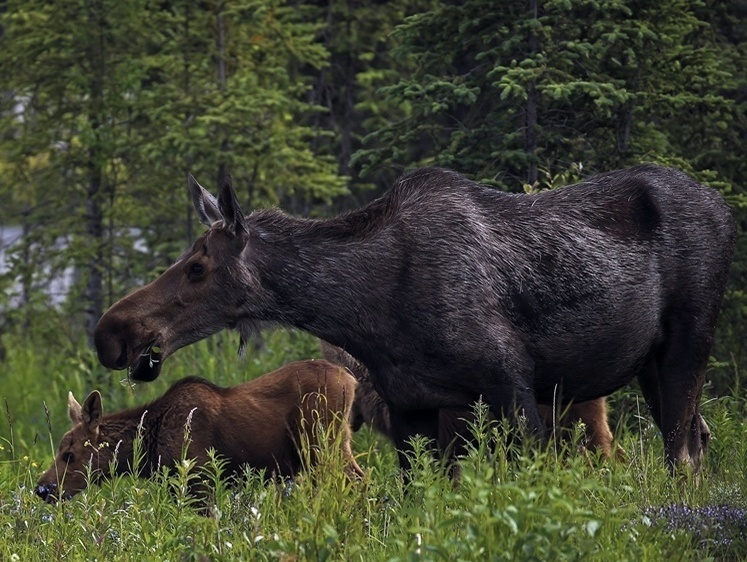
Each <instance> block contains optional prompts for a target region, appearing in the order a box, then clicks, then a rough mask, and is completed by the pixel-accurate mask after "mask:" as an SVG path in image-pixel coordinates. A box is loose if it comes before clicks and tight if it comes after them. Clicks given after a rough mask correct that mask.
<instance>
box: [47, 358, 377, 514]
mask: <svg viewBox="0 0 747 562" xmlns="http://www.w3.org/2000/svg"><path fill="white" fill-rule="evenodd" d="M355 387H356V381H355V378H353V376H352V375H351V374H350V373H349V372H348V371H347V370H346V369H344V368H343V367H341V366H339V365H333V364H332V363H329V362H328V361H324V360H318V361H296V362H294V363H289V364H287V365H285V366H284V367H281V368H280V369H277V370H275V371H273V372H271V373H268V374H266V375H263V376H261V377H259V378H256V379H254V380H252V381H249V382H246V383H243V384H240V385H237V386H233V387H229V388H221V387H219V386H216V385H214V384H212V383H210V382H208V381H206V380H204V379H201V378H198V377H187V378H184V379H181V380H179V381H178V382H176V383H175V384H174V385H173V386H172V387H171V388H170V389H169V390H168V391H167V392H166V393H165V394H164V395H163V396H161V397H160V398H158V399H156V400H155V401H154V402H152V403H150V404H148V405H147V406H140V407H136V408H133V409H129V410H123V411H120V412H116V413H114V414H108V415H104V413H103V408H102V404H101V394H99V392H98V391H96V390H95V391H93V392H91V393H90V394H89V395H88V397H87V398H86V399H85V400H84V401H83V405H82V406H81V405H80V404H79V403H78V402H77V401H76V400H75V398H74V397H73V394H72V392H71V393H70V394H69V396H68V412H69V415H70V419H71V421H72V422H73V428H72V429H71V430H70V431H68V432H67V433H66V434H65V435H64V436H63V437H62V440H61V441H60V445H59V447H58V449H57V453H56V456H55V459H54V462H53V463H52V466H51V467H50V468H49V470H47V471H46V472H45V473H44V474H43V475H42V477H41V478H40V479H39V482H38V484H37V487H36V493H37V494H38V495H39V496H40V497H41V498H42V499H44V500H45V501H48V502H55V501H57V500H59V499H62V498H69V497H72V496H73V495H75V494H77V493H78V492H81V491H82V490H84V489H85V488H86V485H87V482H88V477H89V471H90V476H91V478H92V479H93V481H95V482H98V481H101V480H102V479H105V478H109V477H111V476H112V469H113V470H114V472H115V473H116V474H124V473H132V472H133V471H134V470H137V475H138V476H140V477H143V478H147V477H150V476H151V475H153V474H155V473H156V472H157V471H158V470H159V468H160V467H161V466H166V467H173V466H174V465H175V464H176V463H178V462H179V461H180V460H181V459H182V451H183V447H184V446H185V428H186V427H187V425H188V438H189V439H188V441H187V442H186V443H187V452H186V458H190V459H195V460H196V465H197V466H204V465H205V463H207V462H208V460H209V454H208V450H209V449H211V448H212V449H214V450H215V452H216V453H217V454H218V455H219V456H220V457H222V458H224V459H225V460H226V462H227V464H226V468H225V470H226V476H229V477H230V476H235V475H237V474H239V473H240V471H241V470H242V467H243V466H245V465H246V466H250V467H253V468H256V469H258V470H261V469H264V470H265V471H266V474H267V475H275V476H278V477H291V476H294V475H295V474H296V473H297V472H298V471H299V470H300V469H301V468H302V465H303V460H304V459H305V458H307V457H305V456H304V454H303V453H302V451H301V447H302V446H305V444H308V445H309V447H310V451H311V452H310V455H313V451H314V447H315V445H317V444H318V443H317V438H318V437H319V436H320V435H326V436H327V438H333V437H334V436H335V435H339V438H340V442H341V445H342V449H343V450H342V452H343V455H344V456H345V459H346V461H347V469H346V471H347V472H348V475H349V476H350V477H358V476H361V475H363V471H362V470H361V468H360V467H359V466H358V464H357V463H356V461H355V458H354V457H353V453H352V451H351V448H350V426H349V416H350V412H351V408H352V403H353V397H354V394H355ZM318 424H323V427H324V428H326V430H330V429H334V430H335V431H326V432H324V431H317V430H318ZM336 431H337V432H339V433H335V432H336ZM138 435H139V436H140V438H141V439H142V441H141V451H142V453H143V459H142V461H141V462H140V464H139V466H138V467H137V469H135V468H134V466H135V461H134V442H135V439H136V437H137V436H138ZM309 458H310V459H311V461H312V462H313V461H314V458H313V456H310V457H309ZM113 461H114V462H113Z"/></svg>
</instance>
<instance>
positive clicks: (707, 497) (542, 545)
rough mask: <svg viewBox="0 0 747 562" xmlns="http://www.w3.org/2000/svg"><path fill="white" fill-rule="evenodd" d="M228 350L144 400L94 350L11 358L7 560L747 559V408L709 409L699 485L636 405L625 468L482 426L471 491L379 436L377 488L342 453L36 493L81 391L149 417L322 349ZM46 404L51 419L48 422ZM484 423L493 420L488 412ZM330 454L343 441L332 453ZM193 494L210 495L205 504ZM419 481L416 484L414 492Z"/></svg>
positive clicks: (211, 344) (176, 360) (269, 343)
mask: <svg viewBox="0 0 747 562" xmlns="http://www.w3.org/2000/svg"><path fill="white" fill-rule="evenodd" d="M234 343H235V342H233V338H231V337H230V336H229V335H222V336H219V337H216V338H211V339H210V340H208V341H205V342H201V343H199V344H196V345H194V346H191V347H189V348H185V349H183V350H180V351H179V352H177V353H176V354H175V355H174V356H173V357H171V358H170V359H169V360H168V363H167V364H166V365H165V366H164V370H163V374H162V376H161V377H160V379H159V380H157V381H155V382H154V383H151V384H143V385H137V386H135V387H131V386H129V385H127V384H124V385H123V384H120V383H119V381H120V380H121V379H123V378H125V376H124V375H122V374H120V373H107V372H106V371H105V370H103V369H101V368H100V367H99V366H98V364H97V363H96V361H95V358H94V357H93V356H92V355H91V354H89V353H84V352H75V353H72V352H70V350H67V351H66V353H64V354H63V353H59V352H58V353H57V354H55V352H54V350H49V349H47V350H43V352H38V351H37V350H35V349H32V348H31V347H30V346H26V345H24V344H23V342H11V345H7V344H8V342H6V348H7V349H8V353H7V356H6V358H5V361H4V363H3V364H2V370H3V372H2V376H0V398H2V399H3V409H4V412H5V415H4V416H2V420H0V447H2V450H1V451H0V459H1V461H0V527H1V528H2V529H3V531H2V532H1V533H0V559H2V560H23V561H26V560H30V561H33V560H50V559H63V558H64V559H66V560H90V559H102V560H137V561H141V560H242V559H243V560H286V561H290V560H365V561H369V560H403V561H404V560H538V561H539V560H543V561H544V560H602V561H604V560H614V561H624V560H631V561H632V560H636V561H638V560H663V559H665V560H685V561H687V560H707V559H714V560H738V559H744V558H745V557H747V538H746V537H747V533H746V532H745V531H747V524H746V523H745V510H747V481H746V480H745V477H744V470H743V467H744V466H745V462H746V461H747V430H746V429H745V428H744V427H743V424H742V420H743V419H744V414H745V403H744V401H743V400H742V399H741V398H740V397H738V396H725V397H719V398H711V399H709V400H706V401H705V402H704V405H703V412H704V416H705V418H706V420H707V421H708V424H709V425H710V427H711V431H712V433H713V437H712V441H711V446H710V449H709V452H708V456H707V463H706V467H705V469H704V473H703V476H702V478H701V482H700V484H699V485H697V486H696V485H695V484H694V482H693V481H692V480H691V479H690V480H688V479H686V478H685V479H682V478H672V477H670V475H669V473H668V471H667V470H666V468H665V466H664V461H663V447H662V444H661V437H660V435H658V433H657V431H656V429H655V427H654V426H653V425H652V423H651V421H650V417H649V416H648V414H647V412H646V409H645V408H644V407H643V406H642V404H643V403H642V401H640V399H639V398H638V397H637V395H636V393H635V392H634V391H625V392H623V393H619V394H616V395H615V396H613V397H612V399H611V400H610V404H611V423H612V426H613V428H616V429H615V431H616V437H617V439H618V441H619V443H620V444H621V445H622V447H623V448H624V449H625V459H624V460H617V461H605V460H604V459H601V458H599V457H597V456H596V455H594V454H593V453H584V452H581V451H580V450H579V449H580V443H581V440H582V435H583V431H582V428H578V429H577V430H576V431H575V432H574V435H573V436H572V438H571V439H570V441H568V442H562V443H554V442H552V443H550V444H549V445H547V446H542V445H540V444H539V443H535V442H531V441H530V440H524V441H522V440H517V439H506V436H507V429H506V428H505V427H503V426H502V425H501V424H495V423H489V422H488V421H487V418H486V416H484V415H478V417H477V420H478V421H477V422H476V423H475V424H474V428H473V431H474V435H475V440H474V442H473V443H472V444H471V445H470V446H469V453H468V455H467V456H466V457H465V458H464V459H462V460H461V461H460V475H459V479H458V482H455V481H454V480H453V479H452V478H450V477H449V469H448V467H444V466H443V465H442V464H441V463H440V462H437V461H436V460H434V459H433V457H432V455H431V454H430V452H429V450H430V449H429V446H428V444H427V443H426V442H425V441H424V440H423V439H420V438H416V439H415V440H414V441H413V452H412V458H411V464H412V468H411V471H410V472H409V474H407V478H406V479H403V478H402V475H401V474H400V471H399V468H398V466H397V460H396V455H395V454H394V450H393V448H392V446H391V445H390V444H389V443H388V442H387V441H386V440H385V439H383V438H381V437H380V436H378V435H375V434H373V433H372V432H371V431H369V430H367V429H364V430H362V431H360V432H358V434H356V435H355V437H354V443H353V445H354V451H355V453H356V454H357V457H358V463H359V464H360V465H361V467H363V469H364V471H365V472H366V474H365V476H364V478H363V479H362V480H354V479H353V480H351V479H350V478H347V477H346V476H345V474H344V467H345V460H344V459H343V458H342V455H340V454H339V446H337V447H336V446H335V444H334V443H332V444H330V445H329V446H322V447H321V448H320V450H318V451H315V454H316V455H317V457H318V458H319V464H318V465H316V466H314V467H312V468H311V469H309V470H308V471H306V472H304V473H302V474H300V475H299V476H297V477H296V478H295V479H294V480H293V481H272V482H269V483H268V482H267V481H266V478H265V475H263V474H258V473H256V472H255V471H252V470H247V471H246V473H245V474H244V475H242V477H241V478H239V479H238V480H237V481H236V482H234V483H233V484H232V485H229V484H228V483H227V482H226V479H225V478H224V474H223V462H222V460H221V459H220V458H213V460H212V461H211V462H210V463H209V464H208V466H207V467H205V468H204V469H203V470H202V471H197V470H196V469H195V468H194V464H193V463H192V462H190V460H189V459H187V458H182V459H181V462H180V463H179V464H178V465H177V468H176V469H175V470H173V471H170V472H168V471H166V470H165V469H164V470H162V471H161V472H160V473H158V474H157V475H156V476H155V477H154V478H151V479H149V480H143V479H137V478H135V477H133V476H118V477H115V478H113V479H111V480H109V481H106V482H102V483H101V485H95V484H93V483H92V484H91V485H90V487H89V488H88V489H87V490H86V491H85V492H83V493H81V494H79V495H77V496H75V497H74V498H73V499H72V500H69V501H65V502H61V503H59V504H56V505H48V504H45V503H44V502H42V501H41V500H40V499H39V498H38V497H36V496H35V494H34V488H35V484H36V481H37V479H38V477H39V476H40V474H41V473H42V472H43V470H44V469H46V468H47V466H48V465H49V464H50V463H51V460H52V457H53V455H54V447H55V446H56V444H57V443H58V441H59V439H60V437H61V435H62V434H63V433H64V432H65V431H66V430H67V429H68V428H69V426H70V422H69V420H68V419H67V392H68V391H69V390H72V391H73V392H74V393H75V394H76V396H77V397H78V398H79V399H80V398H82V397H84V396H85V395H86V394H87V393H88V392H89V391H90V390H92V389H93V388H99V389H100V390H101V391H102V394H103V395H104V400H105V402H106V403H107V405H109V404H111V405H112V406H111V409H110V411H114V409H119V408H124V407H129V406H134V405H136V404H142V403H144V402H147V401H149V400H151V399H153V398H155V397H156V396H158V395H160V394H161V393H163V392H164V391H165V390H166V388H168V386H169V385H170V384H172V383H173V382H174V381H176V380H177V379H179V378H181V377H183V376H186V375H192V374H197V375H201V376H204V377H206V378H208V379H209V380H211V381H213V382H216V383H217V384H221V385H223V386H228V385H232V384H238V383H240V382H243V381H245V380H248V379H250V378H253V377H256V376H258V375H259V374H262V373H264V372H267V371H270V370H272V369H274V368H277V367H279V366H280V365H282V364H283V363H285V362H288V361H291V360H294V359H300V358H309V357H311V356H313V355H314V354H315V353H316V352H317V349H316V347H315V345H316V344H315V342H314V341H313V340H312V339H311V338H307V337H305V336H301V335H298V334H289V333H286V332H279V333H276V334H272V335H269V336H268V337H267V339H266V341H265V342H264V344H263V345H262V346H258V348H257V349H255V350H254V351H253V352H251V353H249V354H248V357H247V359H244V360H242V359H238V358H236V357H235V348H234ZM45 406H46V409H47V410H48V412H49V414H48V419H47V414H46V413H45ZM479 413H480V414H482V413H484V412H479ZM329 441H335V439H334V438H331V439H329ZM195 479H202V480H204V481H206V482H207V483H208V488H209V489H210V490H211V493H210V495H209V498H208V500H207V502H206V506H207V508H206V509H204V508H203V507H201V506H200V505H197V504H196V503H195V498H193V497H192V496H191V495H190V493H189V490H190V484H191V483H193V481H194V480H195ZM405 481H407V484H405Z"/></svg>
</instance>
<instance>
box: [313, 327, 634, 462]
mask: <svg viewBox="0 0 747 562" xmlns="http://www.w3.org/2000/svg"><path fill="white" fill-rule="evenodd" d="M319 343H320V346H321V350H322V356H323V357H324V358H325V359H326V360H328V361H331V362H332V363H335V364H337V365H342V366H344V367H345V368H347V369H348V370H349V371H350V372H351V373H353V376H355V378H356V379H357V380H358V387H357V388H356V391H355V401H354V402H353V413H352V415H351V418H350V423H351V428H352V429H353V431H358V430H359V429H360V427H361V426H362V425H363V424H364V423H365V424H366V425H369V426H371V427H372V428H373V429H375V430H376V431H378V432H379V433H381V434H382V435H385V436H386V437H389V438H390V439H391V438H392V422H391V419H390V415H389V408H388V407H387V405H386V402H385V401H384V399H383V398H382V397H381V396H380V395H379V393H378V392H376V389H375V388H374V386H373V384H372V383H371V380H370V375H369V373H368V370H367V369H366V367H365V365H363V364H362V363H361V362H360V361H358V360H356V359H355V358H354V357H353V356H352V355H350V354H349V353H346V352H345V351H344V350H343V349H340V348H339V347H337V346H335V345H332V344H331V343H327V342H325V341H323V340H322V341H320V342H319ZM538 408H539V413H540V416H542V420H543V421H544V422H545V427H546V428H547V429H548V430H550V431H552V430H554V429H555V426H556V419H555V417H556V414H557V416H558V417H559V418H560V420H557V421H560V422H561V427H562V428H570V427H572V425H573V424H575V423H578V422H581V423H583V424H584V432H585V437H586V442H585V445H586V446H587V447H588V448H589V449H590V450H592V451H598V452H599V453H600V454H601V455H602V456H603V457H605V458H610V457H611V456H612V443H613V440H614V436H613V435H612V431H611V430H610V427H609V423H608V422H607V399H606V398H605V397H602V398H597V399H596V400H589V401H587V402H579V403H578V404H571V405H570V406H568V408H566V409H564V410H563V411H562V412H554V411H553V407H552V406H546V405H544V404H539V405H538ZM471 417H472V410H469V409H464V410H460V409H449V408H442V409H441V410H440V411H439V413H438V418H439V430H438V445H439V449H440V450H441V451H447V450H449V448H450V447H451V445H452V444H453V443H454V442H455V440H456V439H461V438H466V437H468V436H467V435H463V434H462V433H463V430H464V429H466V428H465V427H463V426H464V425H465V424H464V422H463V421H461V420H469V419H470V418H471ZM455 433H456V434H455ZM623 454H624V451H623V449H622V448H621V447H619V446H618V447H617V448H616V455H617V456H618V457H621V456H622V455H623Z"/></svg>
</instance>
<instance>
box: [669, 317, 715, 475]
mask: <svg viewBox="0 0 747 562" xmlns="http://www.w3.org/2000/svg"><path fill="white" fill-rule="evenodd" d="M679 320H682V322H672V323H671V324H670V328H671V329H670V331H669V337H668V339H667V341H665V342H664V344H663V346H662V347H661V348H660V350H659V355H658V361H657V363H658V375H659V376H658V383H659V384H658V388H659V400H658V411H659V414H660V420H661V422H660V425H659V427H660V429H661V432H662V436H663V437H664V451H665V453H666V459H667V464H668V465H669V467H670V469H671V470H672V471H674V470H675V469H676V468H677V467H678V466H682V465H685V466H689V467H691V468H692V469H693V471H694V472H695V473H696V474H698V473H699V472H700V469H701V465H702V462H703V457H704V455H705V449H706V447H707V445H708V440H709V437H710V431H709V430H708V426H707V425H706V423H705V420H703V417H702V416H701V414H700V397H701V393H702V391H703V383H704V381H705V367H706V363H707V361H708V351H709V348H710V337H707V336H708V334H709V332H708V331H706V332H705V335H704V332H701V331H698V330H697V329H696V327H695V326H694V325H693V323H688V322H687V321H686V320H684V319H683V318H679Z"/></svg>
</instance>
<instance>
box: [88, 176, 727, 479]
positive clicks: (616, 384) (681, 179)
mask: <svg viewBox="0 0 747 562" xmlns="http://www.w3.org/2000/svg"><path fill="white" fill-rule="evenodd" d="M190 184H191V185H190V187H191V190H192V197H193V200H194V203H195V207H196V209H197V211H198V215H199V216H200V217H201V219H202V221H203V222H204V223H206V224H207V225H209V229H208V230H207V231H206V232H205V234H204V235H203V236H202V237H200V238H199V239H198V240H197V241H196V242H195V244H194V245H193V247H192V248H191V249H190V250H189V251H187V252H186V253H185V254H184V255H183V256H182V257H181V258H180V259H179V260H178V261H177V262H176V263H175V264H174V265H173V266H172V267H171V268H169V269H168V270H167V271H165V272H164V273H163V274H162V275H161V276H160V277H159V278H157V279H156V280H155V281H153V282H152V283H150V284H149V285H146V286H145V287H142V288H141V289H139V290H137V291H135V292H134V293H132V294H130V295H128V296H126V297H124V298H123V299H121V300H120V301H118V302H117V303H115V304H114V305H113V306H112V307H111V308H110V309H109V310H108V311H107V312H106V313H105V314H104V316H103V317H102V318H101V320H100V321H99V324H98V326H97V330H96V334H95V343H96V349H97V352H98V355H99V359H100V360H101V362H102V363H103V364H104V365H105V366H108V367H111V368H119V369H122V368H127V367H130V368H132V376H133V378H136V379H140V380H151V379H153V378H155V377H156V376H158V372H159V371H158V369H159V368H160V365H161V364H162V363H160V362H153V361H152V359H153V358H155V359H158V360H164V359H166V358H167V357H168V356H169V355H170V354H171V353H173V352H174V351H175V350H177V349H179V348H180V347H183V346H185V345H188V344H190V343H193V342H194V341H197V340H199V339H202V338H204V337H206V336H207V335H209V334H212V333H215V332H217V331H219V330H222V329H224V328H231V329H236V330H238V331H239V332H241V333H242V334H243V335H246V334H248V333H249V332H251V331H252V330H254V329H256V327H257V326H261V325H263V324H264V323H275V324H278V323H279V324H282V325H287V326H294V327H296V328H300V329H303V330H306V331H308V332H311V333H312V334H314V335H315V336H317V337H319V338H320V339H323V340H325V341H327V342H329V343H331V344H333V345H336V346H338V347H341V348H342V349H344V350H346V351H347V352H348V353H350V354H351V355H352V356H353V357H354V358H355V359H356V360H358V361H360V362H361V363H362V364H364V365H365V366H366V367H367V369H368V370H369V373H370V377H371V382H372V384H373V385H374V387H375V389H376V391H377V392H378V393H379V394H380V395H381V397H382V398H383V399H384V401H385V402H386V405H387V407H388V408H389V411H390V414H391V423H392V432H393V437H394V439H395V442H396V444H397V446H398V447H399V448H403V447H405V446H406V441H407V438H408V437H409V436H411V435H412V434H414V433H418V432H419V433H425V434H426V435H428V436H430V437H433V438H436V437H437V435H436V433H437V428H438V422H437V417H438V411H439V410H440V409H441V408H465V407H469V405H470V404H471V403H473V402H475V401H477V400H478V399H479V398H480V397H482V398H483V399H484V400H485V401H486V402H487V403H488V404H489V405H490V407H491V410H492V412H493V414H494V415H496V416H508V417H509V418H513V417H514V416H516V415H517V413H518V414H520V415H523V416H524V417H525V419H526V420H527V425H528V427H529V428H530V429H532V430H534V431H536V432H538V433H542V432H543V425H544V424H543V422H542V419H541V417H540V415H539V412H538V403H539V404H552V403H553V401H554V399H555V397H557V396H561V399H562V401H563V402H568V401H573V402H574V403H579V402H584V401H589V400H595V399H597V398H600V397H602V396H607V395H609V394H611V393H612V392H614V391H615V390H617V389H618V388H620V387H622V386H624V385H625V384H627V383H628V382H630V381H631V380H632V379H634V378H636V377H637V378H638V380H639V381H640V383H641V387H642V389H643V393H644V395H645V397H646V401H647V402H648V404H649V406H650V410H651V413H652V415H653V417H654V420H655V421H656V423H657V425H658V426H659V428H660V429H661V431H662V434H663V436H664V440H665V451H666V458H667V461H668V463H669V465H670V466H671V467H674V465H675V464H678V463H687V464H690V465H692V466H693V467H694V468H696V469H697V468H698V467H699V466H700V461H701V457H702V454H703V448H704V439H703V437H702V435H701V433H702V429H703V426H704V424H703V423H701V422H702V418H701V417H700V414H699V400H700V396H701V392H702V386H703V382H704V370H705V366H706V362H707V360H708V353H709V350H710V347H711V345H712V341H713V336H714V331H715V327H716V320H717V318H718V313H719V308H720V305H721V300H722V297H723V293H724V290H725V286H726V279H727V275H728V270H729V266H730V263H731V257H732V252H733V246H734V240H735V232H736V227H735V222H734V219H733V217H732V216H731V212H730V210H729V208H728V206H727V205H726V203H725V202H724V200H723V199H722V198H721V197H720V195H719V194H718V193H717V192H716V191H715V190H713V189H710V188H707V187H705V186H703V185H700V184H698V183H697V182H696V181H694V180H693V179H692V178H690V177H688V176H687V175H686V174H684V173H682V172H679V171H676V170H672V169H668V168H662V167H659V166H653V165H644V166H638V167H635V168H631V169H627V170H618V171H614V172H609V173H604V174H599V175H597V176H593V177H591V178H589V179H588V180H586V181H584V182H582V183H580V184H576V185H571V186H567V187H564V188H559V189H556V190H552V191H549V192H543V193H540V194H534V195H525V194H521V195H512V194H506V193H501V192H499V191H497V190H495V189H491V188H489V187H487V186H483V185H480V184H477V183H475V182H472V181H470V180H468V179H467V178H465V177H463V176H461V175H460V174H457V173H455V172H451V171H448V170H443V169H437V168H424V169H420V170H416V171H414V172H411V173H409V174H406V175H405V176H403V177H402V178H400V179H399V180H398V181H397V183H396V184H395V185H394V187H393V188H392V189H391V190H390V191H389V192H388V193H387V194H385V195H384V196H383V197H381V198H380V199H378V200H376V201H373V202H371V203H370V204H368V205H367V206H365V207H363V208H361V209H359V210H356V211H352V212H350V213H347V214H343V215H341V216H338V217H333V218H330V219H324V220H311V219H300V218H295V217H291V216H288V215H286V214H284V213H282V212H280V211H278V210H275V209H267V210H262V211H257V212H254V213H251V214H249V215H248V216H245V215H244V214H243V213H242V211H241V209H240V207H239V205H238V201H237V199H236V193H235V192H234V190H233V187H232V185H231V183H230V181H228V180H227V181H224V183H223V184H222V185H221V189H220V192H219V195H218V198H217V199H216V198H215V197H213V196H212V195H210V194H209V193H207V191H206V190H205V189H203V188H202V187H201V186H200V185H199V184H197V182H196V181H194V180H193V179H191V180H190ZM400 460H401V461H402V462H403V463H406V456H405V455H402V456H400Z"/></svg>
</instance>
